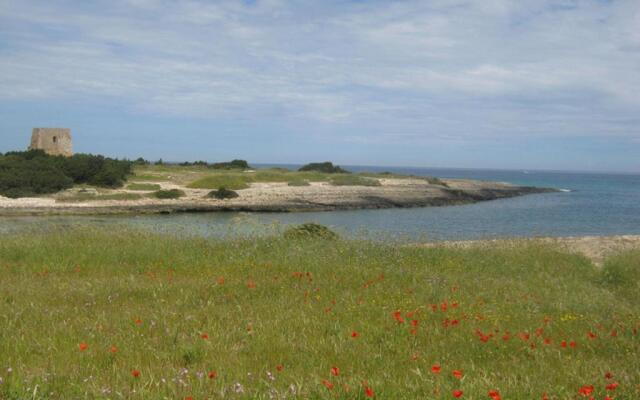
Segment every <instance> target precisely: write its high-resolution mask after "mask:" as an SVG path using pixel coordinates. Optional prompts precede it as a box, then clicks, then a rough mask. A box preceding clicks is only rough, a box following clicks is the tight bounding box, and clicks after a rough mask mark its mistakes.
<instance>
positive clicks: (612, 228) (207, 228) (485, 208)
mask: <svg viewBox="0 0 640 400" xmlns="http://www.w3.org/2000/svg"><path fill="white" fill-rule="evenodd" d="M347 168H348V169H349V170H351V171H364V170H366V171H374V172H380V171H391V172H398V173H405V174H414V175H433V176H438V177H443V178H470V179H481V180H494V181H503V182H510V183H514V184H521V185H532V186H543V187H554V188H558V189H565V190H568V191H567V192H559V193H544V194H534V195H529V196H524V197H517V198H512V199H502V200H495V201H488V202H482V203H477V204H470V205H463V206H447V207H426V208H413V209H389V210H356V211H335V212H312V213H207V214H177V215H145V216H112V217H95V216H84V217H83V216H73V217H69V216H67V217H19V218H0V232H3V231H4V232H7V231H15V230H23V229H36V230H39V229H48V228H52V227H54V228H59V227H72V226H77V225H90V226H94V227H100V228H104V229H109V228H111V227H113V226H117V225H125V226H133V227H137V228H143V229H151V230H154V231H167V232H184V233H186V234H195V235H202V236H224V235H238V234H240V235H242V234H248V233H251V234H273V233H276V232H278V231H280V230H282V229H283V228H284V227H285V226H287V225H289V224H299V223H303V222H308V221H313V222H318V223H321V224H324V225H328V226H331V227H332V228H333V229H335V230H337V231H339V232H341V233H342V234H343V235H346V236H351V237H353V236H356V237H370V238H384V239H396V238H397V239H410V240H422V239H431V240H443V239H479V238H493V237H506V236H509V237H513V236H539V235H542V236H572V235H616V234H640V175H631V174H595V173H567V172H536V171H493V170H466V169H429V168H389V167H385V168H377V167H356V166H352V167H347Z"/></svg>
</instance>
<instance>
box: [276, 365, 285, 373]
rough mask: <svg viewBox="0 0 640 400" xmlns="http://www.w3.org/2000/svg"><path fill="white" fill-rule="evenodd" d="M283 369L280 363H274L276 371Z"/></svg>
mask: <svg viewBox="0 0 640 400" xmlns="http://www.w3.org/2000/svg"><path fill="white" fill-rule="evenodd" d="M283 369H284V365H282V364H278V365H276V371H278V372H282V370H283Z"/></svg>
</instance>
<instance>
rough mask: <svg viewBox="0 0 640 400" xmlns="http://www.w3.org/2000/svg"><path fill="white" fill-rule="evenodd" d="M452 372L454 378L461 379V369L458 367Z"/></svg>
mask: <svg viewBox="0 0 640 400" xmlns="http://www.w3.org/2000/svg"><path fill="white" fill-rule="evenodd" d="M452 374H453V376H454V377H455V378H458V379H462V371H460V370H459V369H454V370H453V372H452Z"/></svg>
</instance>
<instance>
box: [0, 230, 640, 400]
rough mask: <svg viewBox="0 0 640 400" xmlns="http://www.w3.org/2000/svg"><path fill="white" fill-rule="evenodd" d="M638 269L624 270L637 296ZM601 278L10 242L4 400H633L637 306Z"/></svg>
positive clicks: (337, 257) (0, 316) (464, 261)
mask: <svg viewBox="0 0 640 400" xmlns="http://www.w3.org/2000/svg"><path fill="white" fill-rule="evenodd" d="M638 257H639V256H638V253H633V254H629V255H627V256H621V257H619V258H616V259H615V260H613V262H614V264H615V265H616V267H615V268H617V269H618V270H620V271H622V272H620V274H621V276H623V278H621V279H623V280H624V281H628V280H632V281H633V282H632V284H634V285H636V286H635V287H636V288H637V285H638V274H637V273H635V272H629V271H634V269H633V268H634V266H637V265H638ZM612 265H613V264H612ZM610 268H613V267H610ZM603 271H607V267H605V269H604V270H602V271H601V270H598V269H597V268H596V267H594V266H593V265H592V264H591V263H590V262H589V261H588V260H586V259H585V258H583V257H580V256H575V255H568V254H564V253H561V252H559V251H557V250H556V249H554V248H553V247H546V246H541V245H521V246H514V247H510V248H485V249H445V248H413V247H404V246H400V245H381V244H380V243H371V242H366V241H341V240H334V241H326V240H319V241H312V240H311V241H310V240H303V241H286V240H283V239H278V238H263V239H255V238H248V239H235V240H230V239H229V240H215V239H211V240H209V239H207V240H205V239H194V238H189V239H187V238H181V237H177V236H161V235H156V234H151V233H143V232H138V231H131V230H125V229H124V228H123V229H119V230H113V231H111V232H102V231H99V230H78V229H72V230H67V231H59V232H53V233H50V234H17V235H11V236H10V235H4V236H1V237H0V378H1V382H2V383H0V398H1V399H26V398H29V399H32V398H35V399H93V398H116V399H117V398H126V399H165V398H166V399H183V398H186V397H189V396H192V397H193V398H194V399H205V398H247V399H249V398H250V399H269V398H276V399H284V398H288V399H290V398H300V399H319V398H327V399H329V398H349V399H351V398H356V399H357V398H365V397H366V396H367V394H366V388H369V389H370V390H371V391H373V395H374V396H375V397H376V398H382V399H414V398H415V399H418V398H419V399H451V398H453V395H452V392H453V391H454V390H461V391H462V392H463V397H462V398H463V399H485V398H489V397H488V396H487V393H488V391H489V390H498V391H499V392H500V394H501V396H502V398H504V399H531V398H533V399H540V398H542V396H543V394H544V393H547V394H548V396H549V398H550V399H573V398H578V391H579V390H580V388H581V387H583V386H588V385H594V392H593V395H594V396H597V397H596V398H599V399H600V398H603V397H604V394H605V392H607V391H606V390H605V385H606V384H611V383H613V382H617V383H619V386H618V387H617V389H615V390H614V391H608V393H609V394H611V395H614V396H615V398H616V399H636V398H639V397H640V390H639V387H638V385H639V384H640V381H639V376H638V371H640V361H639V358H638V357H637V355H638V354H639V350H640V348H639V347H640V341H639V337H638V334H637V329H638V328H639V325H640V302H638V298H637V296H627V295H622V296H621V295H620V293H621V292H620V290H623V289H621V286H620V285H619V284H617V283H616V282H617V281H618V278H615V279H614V281H613V283H611V282H609V283H607V282H608V280H607V279H603V277H604V275H603V274H605V272H603ZM636 271H637V270H636ZM413 321H416V322H413ZM527 335H528V336H527ZM353 336H355V337H353ZM505 338H506V339H505ZM547 341H548V343H547ZM563 341H566V342H567V343H571V342H574V341H575V342H576V347H575V348H573V347H571V346H569V345H567V346H566V347H563V346H562V345H561V343H562V342H563ZM112 350H113V351H112ZM434 365H439V366H440V367H441V371H440V373H434V372H432V367H434ZM333 367H335V368H337V370H335V369H334V370H333V373H332V368H333ZM9 369H10V370H11V372H9ZM453 370H460V371H461V372H462V377H461V379H458V378H456V377H455V376H453V374H452V371H453ZM133 371H139V376H138V377H134V375H133V374H132V372H133ZM214 372H215V373H214ZM336 372H338V373H337V375H336V374H335V373H336ZM607 372H611V373H612V374H613V378H611V379H608V380H607V379H605V377H604V375H605V373H607ZM209 375H211V378H209ZM579 398H582V397H579Z"/></svg>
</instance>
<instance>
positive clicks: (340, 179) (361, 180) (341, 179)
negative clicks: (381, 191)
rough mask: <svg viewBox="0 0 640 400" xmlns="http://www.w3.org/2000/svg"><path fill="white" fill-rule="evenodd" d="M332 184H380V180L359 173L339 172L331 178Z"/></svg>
mask: <svg viewBox="0 0 640 400" xmlns="http://www.w3.org/2000/svg"><path fill="white" fill-rule="evenodd" d="M331 184H332V185H334V186H380V181H379V180H377V179H373V178H367V177H364V176H360V175H351V174H345V175H343V174H339V175H335V176H334V177H332V178H331Z"/></svg>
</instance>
